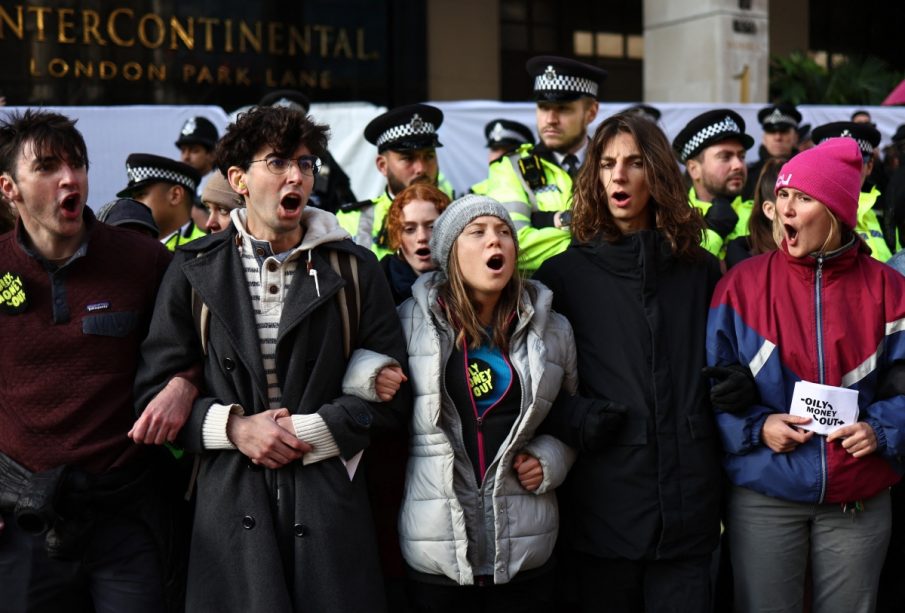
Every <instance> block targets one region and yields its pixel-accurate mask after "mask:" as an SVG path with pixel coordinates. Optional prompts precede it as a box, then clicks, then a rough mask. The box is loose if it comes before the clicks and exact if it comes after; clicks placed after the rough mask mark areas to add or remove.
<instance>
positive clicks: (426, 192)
mask: <svg viewBox="0 0 905 613" xmlns="http://www.w3.org/2000/svg"><path fill="white" fill-rule="evenodd" d="M412 200H425V201H427V202H430V203H431V204H433V205H434V206H435V207H437V214H438V215H439V214H440V213H442V212H443V209H445V208H446V207H447V205H449V196H447V195H446V194H444V193H443V192H442V191H440V190H439V189H437V188H436V187H434V186H433V185H430V184H428V183H413V184H412V185H409V186H408V187H406V188H405V189H404V190H402V191H401V192H399V193H398V194H396V198H395V199H394V200H393V204H392V205H391V206H390V210H389V211H388V212H387V225H386V228H387V242H388V243H389V245H390V249H392V250H393V251H395V250H396V249H399V245H401V244H402V227H403V226H404V225H405V222H404V220H403V218H402V209H404V208H405V205H407V204H408V203H409V202H411V201H412Z"/></svg>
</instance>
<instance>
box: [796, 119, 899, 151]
mask: <svg viewBox="0 0 905 613" xmlns="http://www.w3.org/2000/svg"><path fill="white" fill-rule="evenodd" d="M836 137H847V138H853V139H855V142H856V143H858V149H860V150H861V155H862V156H865V157H866V156H869V155H873V153H874V149H876V148H877V147H879V146H880V139H881V138H882V136H881V135H880V131H879V130H877V129H876V128H875V127H873V126H872V125H870V124H869V123H855V122H854V121H834V122H833V123H827V124H823V125H822V126H817V127H816V128H814V130H813V131H812V132H811V139H812V140H813V141H814V144H815V145H819V144H820V143H822V142H823V141H825V140H827V139H828V138H836Z"/></svg>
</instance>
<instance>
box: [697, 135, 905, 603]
mask: <svg viewBox="0 0 905 613" xmlns="http://www.w3.org/2000/svg"><path fill="white" fill-rule="evenodd" d="M861 163H862V162H861V154H860V151H859V149H858V145H857V143H856V142H855V141H854V140H852V139H849V138H834V139H830V140H827V141H825V142H823V143H821V144H820V145H819V146H817V147H815V148H813V149H809V150H807V151H804V152H802V153H799V154H798V155H797V156H795V157H794V158H792V159H791V160H790V161H789V162H787V163H786V164H785V165H784V166H783V167H782V169H781V170H780V173H779V178H778V179H777V181H776V188H775V193H776V211H777V214H778V215H779V218H780V222H781V224H782V230H783V243H782V247H781V248H780V250H779V251H776V252H773V253H770V254H766V255H761V256H757V257H754V258H751V259H749V260H745V261H744V262H742V263H740V264H739V265H738V266H736V267H734V268H732V269H731V270H730V272H729V273H728V274H727V275H726V276H725V277H724V278H723V279H722V280H721V281H720V283H719V285H718V286H717V289H716V292H715V293H714V296H713V300H712V302H711V308H710V316H709V320H708V335H707V353H708V362H709V363H710V365H713V366H725V365H730V364H742V365H745V366H747V367H748V368H749V369H750V371H751V374H752V375H753V377H754V381H755V383H756V384H757V387H758V390H759V392H760V401H759V402H758V403H756V404H754V405H752V406H750V407H749V408H748V409H746V410H744V411H741V412H737V413H727V412H718V413H717V424H718V427H719V430H720V434H721V436H722V441H723V446H724V449H725V454H724V456H723V463H724V468H725V469H726V472H727V474H728V477H729V480H730V481H731V483H732V486H731V488H730V490H729V493H728V507H727V509H728V510H727V518H726V523H727V529H728V533H729V539H730V542H731V548H732V565H733V571H734V576H735V598H736V610H737V611H739V612H747V611H752V612H753V611H771V612H774V613H780V612H784V611H788V612H790V613H791V612H792V611H801V610H802V602H803V595H804V585H805V573H806V572H807V569H808V559H809V557H810V562H811V564H810V570H811V574H812V578H813V585H814V596H813V611H814V613H826V612H828V611H839V612H845V613H857V612H863V613H869V612H871V611H873V610H874V608H875V605H876V592H877V582H878V578H879V576H880V569H881V568H882V565H883V560H884V556H885V553H886V548H887V545H888V542H889V535H890V522H891V512H890V499H889V487H890V486H891V485H893V484H894V483H896V482H897V481H898V480H899V478H900V475H901V473H902V472H903V465H902V463H901V458H902V457H905V396H903V395H901V394H899V393H898V392H899V391H900V390H897V389H895V387H896V386H895V385H893V384H892V380H893V377H890V376H889V375H890V372H891V370H892V369H893V368H894V365H895V364H896V363H897V362H901V361H905V277H902V276H901V275H900V274H899V273H897V272H896V271H895V270H893V269H891V268H889V267H888V266H885V265H884V264H881V263H880V262H877V261H876V260H874V259H872V258H871V257H870V255H869V251H868V250H867V249H866V248H865V246H864V244H863V243H862V242H861V239H860V238H859V237H858V235H857V234H856V233H854V232H853V231H852V229H853V228H854V226H855V223H856V211H857V206H858V192H859V190H860V186H861V174H860V172H861Z"/></svg>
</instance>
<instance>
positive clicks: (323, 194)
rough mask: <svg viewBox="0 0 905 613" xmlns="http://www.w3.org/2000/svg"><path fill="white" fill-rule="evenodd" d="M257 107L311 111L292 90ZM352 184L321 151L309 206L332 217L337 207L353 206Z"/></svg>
mask: <svg viewBox="0 0 905 613" xmlns="http://www.w3.org/2000/svg"><path fill="white" fill-rule="evenodd" d="M258 106H283V107H286V108H290V109H296V110H300V111H302V112H303V113H305V115H307V114H308V113H309V112H310V110H311V100H310V99H309V98H308V96H306V95H305V94H303V93H302V92H300V91H298V90H295V89H278V90H276V91H272V92H270V93H269V94H267V95H265V96H264V97H263V98H261V101H260V102H259V103H258ZM355 200H356V198H355V194H354V193H353V192H352V183H351V181H350V180H349V175H347V174H346V173H345V171H344V170H343V169H342V167H341V166H340V165H339V162H337V161H336V158H334V157H333V155H332V154H331V153H330V151H329V150H324V154H323V156H322V158H321V165H320V168H318V170H317V174H316V175H314V190H313V191H312V192H311V196H310V197H309V199H308V204H309V205H312V206H316V207H317V208H319V209H324V210H325V211H330V212H331V213H335V212H336V211H337V210H338V209H339V207H340V205H343V204H347V203H349V202H355Z"/></svg>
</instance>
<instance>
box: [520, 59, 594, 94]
mask: <svg viewBox="0 0 905 613" xmlns="http://www.w3.org/2000/svg"><path fill="white" fill-rule="evenodd" d="M525 68H526V69H527V70H528V74H529V75H531V76H532V77H534V98H535V99H536V100H562V101H568V100H575V99H577V98H580V97H581V96H590V97H591V98H598V97H599V94H600V86H601V84H602V83H603V81H604V80H605V79H606V75H607V73H606V71H605V70H603V69H601V68H597V67H596V66H589V65H588V64H583V63H581V62H576V61H575V60H570V59H568V58H562V57H555V56H551V55H541V56H538V57H533V58H531V59H530V60H528V63H527V65H526V66H525Z"/></svg>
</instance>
